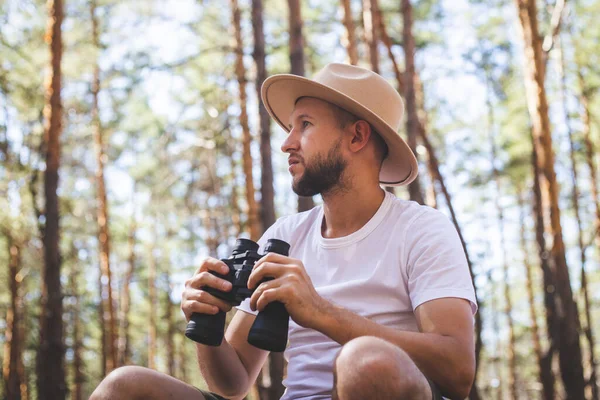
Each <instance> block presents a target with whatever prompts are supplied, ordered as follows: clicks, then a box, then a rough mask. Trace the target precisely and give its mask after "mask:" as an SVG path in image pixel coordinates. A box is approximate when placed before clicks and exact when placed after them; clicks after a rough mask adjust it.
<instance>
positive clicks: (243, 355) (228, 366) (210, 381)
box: [196, 311, 269, 398]
mask: <svg viewBox="0 0 600 400" xmlns="http://www.w3.org/2000/svg"><path fill="white" fill-rule="evenodd" d="M255 319H256V316H254V315H252V314H249V313H246V312H243V311H238V312H236V314H235V315H234V316H233V319H232V320H231V323H230V324H229V327H228V328H227V332H226V333H225V338H224V339H223V343H222V344H221V346H219V347H212V346H205V345H202V344H196V354H197V356H198V364H199V366H200V371H201V372H202V376H203V377H204V379H205V381H206V384H207V385H208V388H209V390H211V391H213V392H215V393H217V394H220V395H222V396H225V397H227V398H243V397H244V396H245V395H246V394H247V393H248V392H249V391H250V388H251V387H252V384H253V383H254V381H255V380H256V377H257V376H258V373H259V372H260V369H261V368H262V365H263V364H264V362H265V360H266V358H267V356H268V354H269V352H268V351H265V350H261V349H259V348H256V347H254V346H252V345H250V344H248V332H249V331H250V327H251V326H252V324H253V323H254V320H255Z"/></svg>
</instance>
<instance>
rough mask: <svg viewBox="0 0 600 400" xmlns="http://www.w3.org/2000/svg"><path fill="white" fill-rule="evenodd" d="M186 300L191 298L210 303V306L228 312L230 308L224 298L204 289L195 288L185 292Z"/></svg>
mask: <svg viewBox="0 0 600 400" xmlns="http://www.w3.org/2000/svg"><path fill="white" fill-rule="evenodd" d="M185 299H186V300H193V301H197V302H199V303H204V304H210V305H212V306H216V307H218V308H219V310H221V311H224V312H228V311H229V310H231V304H230V303H228V302H226V301H225V300H222V299H219V298H218V297H216V296H213V295H212V294H210V293H208V292H206V291H204V290H196V289H192V290H189V291H188V293H186V298H185Z"/></svg>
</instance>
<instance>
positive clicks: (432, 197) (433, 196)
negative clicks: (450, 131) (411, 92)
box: [415, 73, 438, 208]
mask: <svg viewBox="0 0 600 400" xmlns="http://www.w3.org/2000/svg"><path fill="white" fill-rule="evenodd" d="M415 97H416V100H417V115H418V116H419V124H420V125H421V127H422V129H424V130H425V132H427V129H428V128H427V126H428V125H429V124H428V121H427V111H426V110H425V90H424V89H423V82H422V81H421V79H420V78H419V74H416V73H415ZM431 167H432V164H431V162H430V161H429V154H427V172H428V173H429V178H430V179H431V183H430V184H429V186H428V187H427V189H426V191H425V204H427V205H428V206H430V207H433V208H437V207H438V203H437V190H436V188H435V171H433V170H432V169H431Z"/></svg>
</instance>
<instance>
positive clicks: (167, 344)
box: [164, 268, 176, 376]
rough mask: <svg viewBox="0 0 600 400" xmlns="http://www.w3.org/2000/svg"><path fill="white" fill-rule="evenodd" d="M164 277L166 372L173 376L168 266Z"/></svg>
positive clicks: (173, 332) (173, 363) (173, 350)
mask: <svg viewBox="0 0 600 400" xmlns="http://www.w3.org/2000/svg"><path fill="white" fill-rule="evenodd" d="M165 275H166V276H165V279H166V286H167V290H166V291H165V294H164V295H165V300H164V301H165V320H166V321H167V337H166V340H165V347H166V350H167V372H168V374H169V375H171V376H175V342H174V340H173V338H174V337H175V336H174V335H175V331H176V327H175V321H174V320H173V303H172V302H171V277H170V275H169V268H167V269H166V270H165Z"/></svg>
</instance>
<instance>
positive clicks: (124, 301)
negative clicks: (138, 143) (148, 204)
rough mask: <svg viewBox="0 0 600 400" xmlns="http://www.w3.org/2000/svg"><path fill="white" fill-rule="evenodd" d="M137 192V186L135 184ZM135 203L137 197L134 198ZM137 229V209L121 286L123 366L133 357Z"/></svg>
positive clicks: (119, 358)
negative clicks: (131, 327)
mask: <svg viewBox="0 0 600 400" xmlns="http://www.w3.org/2000/svg"><path fill="white" fill-rule="evenodd" d="M134 193H135V186H134ZM134 203H135V199H134ZM136 231H137V222H136V219H135V211H134V212H133V213H132V215H131V226H130V228H129V235H128V238H127V242H128V243H127V244H128V247H129V256H128V258H127V271H126V272H125V277H124V279H123V286H122V287H121V295H120V296H119V297H120V299H121V307H120V316H119V335H120V336H119V346H118V355H117V362H118V365H119V366H123V365H126V364H128V363H129V361H130V357H131V348H130V347H131V345H130V337H129V310H130V308H131V305H130V303H131V293H130V292H129V285H130V284H131V281H132V279H133V274H134V272H135V263H136V256H135V236H136Z"/></svg>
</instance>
